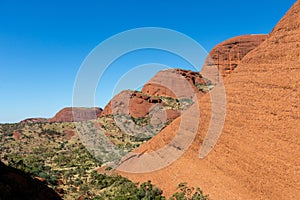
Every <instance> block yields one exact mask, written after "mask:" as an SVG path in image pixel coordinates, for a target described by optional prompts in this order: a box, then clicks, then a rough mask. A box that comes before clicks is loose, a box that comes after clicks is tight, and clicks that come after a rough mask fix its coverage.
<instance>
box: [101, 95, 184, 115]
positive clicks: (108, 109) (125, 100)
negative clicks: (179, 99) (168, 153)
mask: <svg viewBox="0 0 300 200" xmlns="http://www.w3.org/2000/svg"><path fill="white" fill-rule="evenodd" d="M156 105H162V100H161V99H160V98H158V97H154V96H148V95H146V94H143V93H141V92H137V91H130V90H124V91H122V92H120V93H119V94H117V95H116V96H114V98H113V99H112V100H111V101H110V102H109V103H108V104H107V105H106V106H105V108H104V110H103V112H102V113H101V116H105V115H111V114H114V115H115V114H123V115H128V116H129V115H130V116H132V117H134V118H139V117H145V116H146V115H148V114H149V113H150V111H151V109H152V108H154V106H156ZM179 115H180V111H169V110H167V120H168V119H174V118H176V117H178V116H179Z"/></svg>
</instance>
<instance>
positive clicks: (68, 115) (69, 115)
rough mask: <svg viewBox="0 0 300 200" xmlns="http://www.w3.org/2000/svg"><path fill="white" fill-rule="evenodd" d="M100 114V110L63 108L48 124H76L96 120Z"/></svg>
mask: <svg viewBox="0 0 300 200" xmlns="http://www.w3.org/2000/svg"><path fill="white" fill-rule="evenodd" d="M101 112H102V109H101V108H74V107H73V108H71V107H69V108H64V109H62V110H60V111H59V112H58V113H57V114H56V115H55V116H54V117H53V118H51V119H49V120H48V122H78V121H86V120H91V119H96V118H97V116H99V115H100V114H101Z"/></svg>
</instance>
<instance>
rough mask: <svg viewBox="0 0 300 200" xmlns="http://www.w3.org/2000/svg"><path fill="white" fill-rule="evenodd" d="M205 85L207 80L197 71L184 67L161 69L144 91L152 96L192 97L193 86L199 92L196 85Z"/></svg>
mask: <svg viewBox="0 0 300 200" xmlns="http://www.w3.org/2000/svg"><path fill="white" fill-rule="evenodd" d="M198 84H199V85H205V84H206V80H205V79H204V78H203V77H202V76H201V74H199V73H197V72H193V71H190V70H183V69H168V70H163V71H159V72H158V73H157V74H156V75H155V76H154V77H153V78H152V79H150V80H149V82H148V83H146V84H145V85H144V87H143V88H142V92H143V93H145V94H148V95H151V96H167V97H172V98H175V99H179V98H191V92H190V91H191V90H189V89H188V88H191V89H193V90H194V93H199V89H197V87H196V85H198Z"/></svg>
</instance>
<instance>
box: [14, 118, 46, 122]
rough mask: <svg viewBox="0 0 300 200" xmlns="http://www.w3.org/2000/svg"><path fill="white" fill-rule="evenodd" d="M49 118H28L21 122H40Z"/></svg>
mask: <svg viewBox="0 0 300 200" xmlns="http://www.w3.org/2000/svg"><path fill="white" fill-rule="evenodd" d="M47 120H48V119H47V118H28V119H24V120H22V121H20V123H38V122H47Z"/></svg>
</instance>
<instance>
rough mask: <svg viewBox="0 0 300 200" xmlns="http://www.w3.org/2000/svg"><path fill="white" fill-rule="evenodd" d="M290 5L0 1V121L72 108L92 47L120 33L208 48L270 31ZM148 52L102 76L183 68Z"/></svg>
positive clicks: (237, 0)
mask: <svg viewBox="0 0 300 200" xmlns="http://www.w3.org/2000/svg"><path fill="white" fill-rule="evenodd" d="M295 2H296V0H284V1H274V0H252V1H242V0H226V1H225V0H214V1H209V0H207V1H202V0H190V1H189V0H187V1H179V0H151V1H146V0H127V1H123V0H118V1H117V0H97V1H96V0H95V1H90V0H86V1H76V0H73V1H57V0H51V1H32V0H27V1H21V0H19V1H16V0H0V91H1V93H0V94H1V96H0V97H1V100H0V101H1V103H0V123H4V122H18V121H20V120H22V119H24V118H28V117H51V116H53V115H54V114H55V113H56V112H57V111H58V110H60V109H61V108H63V107H67V106H71V105H72V92H73V86H74V81H75V78H76V74H77V72H78V70H79V68H80V65H81V63H82V62H83V60H84V59H85V57H86V56H87V55H88V54H89V52H90V51H91V50H92V49H93V48H95V46H96V45H98V44H99V43H100V42H101V41H103V40H105V39H107V38H109V37H111V36H113V35H115V34H117V33H119V32H122V31H126V30H128V29H133V28H139V27H164V28H169V29H173V30H176V31H179V32H181V33H184V34H186V35H188V36H190V37H191V38H193V39H195V40H196V41H197V42H199V43H200V44H201V45H202V46H203V47H204V48H205V49H206V50H207V51H209V50H210V49H211V48H213V47H214V45H216V44H218V43H219V42H222V41H224V40H226V39H228V38H230V37H233V36H238V35H242V34H251V33H269V32H270V31H271V30H272V28H273V27H274V26H275V25H276V23H277V22H278V21H279V20H280V19H281V17H282V16H283V15H284V14H285V13H286V12H287V11H288V9H289V8H290V7H291V6H292V5H293V3H295ZM149 52H150V53H149V54H148V53H145V52H144V53H138V52H137V53H136V54H134V55H128V56H127V58H122V59H120V60H118V61H117V62H116V63H119V64H118V65H116V66H117V67H116V68H115V69H114V70H111V72H109V71H108V72H107V73H110V74H108V77H114V75H115V74H117V73H118V71H122V70H118V67H119V69H120V68H121V67H122V66H123V67H125V68H126V67H128V66H129V65H130V67H134V66H135V65H139V64H143V63H149V62H158V63H160V62H162V61H164V62H162V63H164V64H167V65H170V66H172V67H183V68H188V65H186V66H185V63H184V62H183V61H178V63H176V62H177V59H176V58H173V57H170V55H168V54H167V53H163V55H162V56H161V57H160V58H161V60H157V57H156V56H154V55H157V52H155V53H154V54H153V53H151V51H149ZM174 65H176V66H174ZM177 65H178V66H177ZM116 80H117V79H116ZM116 80H115V79H113V78H107V80H106V81H105V84H108V85H110V86H111V85H113V84H114V82H115V81H116ZM144 81H147V80H144ZM102 89H103V88H102ZM131 89H135V88H131ZM111 95H112V92H111V89H110V88H109V87H108V88H107V89H105V90H101V92H97V94H96V106H100V107H104V106H105V104H106V103H107V101H108V100H109V99H110V98H111Z"/></svg>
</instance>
